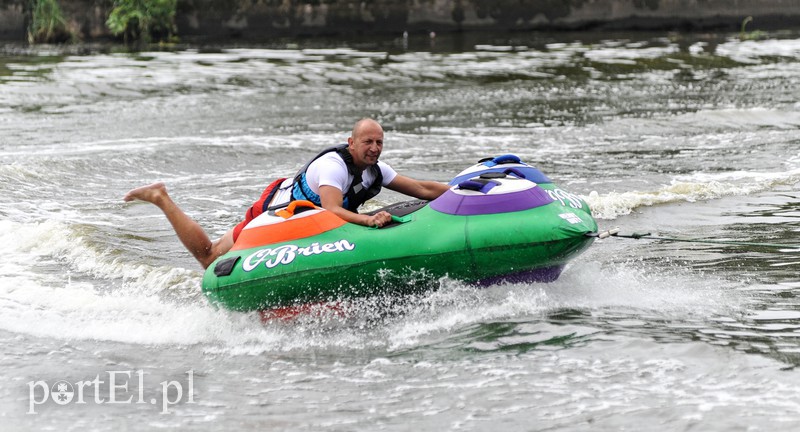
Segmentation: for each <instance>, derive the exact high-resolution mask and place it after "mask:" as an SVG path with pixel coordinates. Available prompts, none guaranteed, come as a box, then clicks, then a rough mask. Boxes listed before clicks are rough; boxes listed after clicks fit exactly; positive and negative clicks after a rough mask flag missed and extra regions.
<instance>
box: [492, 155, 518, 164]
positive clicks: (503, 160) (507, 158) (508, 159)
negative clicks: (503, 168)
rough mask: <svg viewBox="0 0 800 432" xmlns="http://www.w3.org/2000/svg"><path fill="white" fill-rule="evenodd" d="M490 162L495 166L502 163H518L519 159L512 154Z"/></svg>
mask: <svg viewBox="0 0 800 432" xmlns="http://www.w3.org/2000/svg"><path fill="white" fill-rule="evenodd" d="M492 162H494V163H495V164H498V165H499V164H504V163H520V162H521V161H520V160H519V157H518V156H517V155H513V154H504V155H502V156H498V157H496V158H494V159H492Z"/></svg>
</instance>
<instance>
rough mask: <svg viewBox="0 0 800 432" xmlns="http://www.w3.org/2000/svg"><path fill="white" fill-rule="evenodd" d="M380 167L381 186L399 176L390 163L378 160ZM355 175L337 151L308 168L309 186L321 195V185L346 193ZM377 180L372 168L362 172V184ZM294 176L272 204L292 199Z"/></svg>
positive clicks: (288, 179)
mask: <svg viewBox="0 0 800 432" xmlns="http://www.w3.org/2000/svg"><path fill="white" fill-rule="evenodd" d="M378 167H379V168H380V169H381V174H382V175H383V182H382V184H381V186H386V185H388V184H389V183H391V182H392V180H394V178H395V177H397V171H395V170H394V169H393V168H392V167H390V166H389V165H388V164H385V163H383V162H381V161H378ZM353 178H354V177H353V176H352V175H350V173H349V172H347V165H346V164H345V163H344V160H343V159H342V157H341V156H339V155H338V154H336V152H328V153H325V154H324V155H322V156H320V157H319V158H317V160H315V161H314V162H312V163H311V165H309V166H308V170H306V182H307V183H308V186H309V187H310V188H311V190H312V191H314V193H315V194H317V195H319V187H320V186H333V187H335V188H337V189H339V190H341V191H342V195H345V194H346V193H347V191H348V190H349V189H350V184H352V183H353ZM374 181H375V176H373V175H372V170H369V169H368V170H364V172H363V173H362V174H361V184H362V185H364V187H365V188H367V187H370V186H372V183H373V182H374ZM293 182H294V178H293V177H289V178H287V179H286V180H285V181H284V182H283V183H282V184H281V186H280V190H279V191H278V193H277V194H275V197H274V198H273V199H272V201H271V202H270V205H279V204H286V203H288V202H289V200H291V199H292V183H293Z"/></svg>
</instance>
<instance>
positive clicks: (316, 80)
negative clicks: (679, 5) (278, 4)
mask: <svg viewBox="0 0 800 432" xmlns="http://www.w3.org/2000/svg"><path fill="white" fill-rule="evenodd" d="M72 50H74V51H75V52H70V49H66V50H65V49H56V48H48V47H39V48H36V49H28V48H24V47H18V46H4V47H3V49H2V51H0V179H1V181H0V242H1V243H2V244H3V245H4V253H3V257H2V259H0V344H2V347H3V350H2V353H1V354H0V417H2V423H3V425H4V426H3V430H9V431H12V430H13V431H16V430H101V431H106V430H107V431H111V430H114V431H117V430H154V429H177V428H190V429H191V430H221V429H232V430H237V429H247V428H259V429H266V430H291V431H302V430H329V431H374V430H388V431H405V430H464V431H486V430H509V431H532V430H537V431H538V430H548V431H551V430H556V431H559V430H563V431H567V430H569V431H573V430H592V431H598V430H703V431H732V430H748V431H749V430H770V431H773V430H781V431H782V430H787V431H788V430H797V427H798V426H800V391H799V390H800V387H799V386H800V377H798V375H797V372H796V370H795V367H796V366H797V365H798V364H800V299H799V298H798V295H800V279H798V269H799V268H800V252H798V250H797V249H795V248H792V247H787V246H780V245H800V210H798V206H800V191H798V185H799V184H800V133H798V129H800V103H798V101H799V100H800V37H798V35H797V34H794V33H775V34H768V35H767V36H766V37H765V38H763V39H759V40H740V39H739V37H738V35H726V34H695V35H679V34H658V35H651V34H604V35H591V34H558V35H554V36H553V35H542V34H531V35H528V34H513V35H510V36H509V35H470V36H460V37H458V38H452V39H450V38H447V37H442V36H439V37H438V38H436V39H433V40H431V39H429V38H427V37H424V38H419V37H415V36H412V37H411V38H409V39H407V40H402V39H397V40H392V39H389V40H377V41H375V40H372V41H365V40H354V41H346V42H345V41H339V42H330V41H327V42H324V41H319V40H305V41H300V42H297V41H294V42H291V43H289V42H280V43H278V42H276V43H274V44H271V45H269V46H266V45H261V46H257V47H254V46H225V47H215V48H213V49H193V48H181V49H174V50H167V51H153V52H140V53H127V52H114V51H113V50H111V49H109V48H108V47H89V48H86V49H82V50H78V49H75V48H73V49H72ZM365 116H369V117H374V118H376V119H377V120H379V121H380V122H382V123H383V125H384V126H385V129H386V131H387V134H386V146H385V149H384V154H383V156H382V159H383V160H385V161H387V162H389V163H390V164H392V165H393V167H394V168H396V169H397V170H398V171H400V172H401V173H404V174H407V175H410V176H412V177H416V178H425V179H432V180H438V181H442V182H445V181H448V180H449V179H450V178H451V177H452V176H454V175H455V174H456V173H457V172H459V171H460V170H461V169H463V168H465V167H466V166H468V165H471V164H473V163H475V162H476V161H477V160H478V159H480V158H483V157H485V156H495V155H499V154H505V153H514V154H517V155H519V156H520V157H522V158H523V159H524V160H526V161H528V162H529V163H531V164H534V165H536V166H538V167H539V168H540V169H541V170H542V171H544V172H545V173H547V174H548V175H549V176H550V177H551V178H552V179H553V180H554V181H555V182H556V183H558V184H559V185H560V186H562V187H563V188H565V189H567V190H569V191H571V192H574V193H577V194H580V195H581V196H583V197H584V198H585V199H586V200H587V201H588V202H589V203H590V205H591V206H592V209H593V212H594V214H595V216H596V218H597V219H598V223H599V224H600V226H601V229H609V228H613V227H619V228H620V229H621V230H622V232H623V233H634V232H651V233H653V234H654V235H658V236H661V237H670V238H701V239H707V240H716V241H719V240H722V241H736V242H747V243H770V244H778V246H757V245H729V244H709V243H692V242H673V241H665V240H646V239H642V240H634V239H626V238H610V239H605V240H601V241H598V242H596V243H595V244H594V245H593V246H592V247H591V248H590V249H589V250H588V251H587V252H586V253H584V254H583V255H581V256H580V257H578V258H577V259H576V260H574V261H573V262H572V263H571V264H570V265H569V266H568V267H567V269H566V270H565V272H564V274H563V275H562V277H561V278H560V279H559V280H558V281H556V282H554V283H549V284H529V285H524V284H517V285H514V284H512V285H498V286H490V287H486V288H476V287H471V286H466V285H463V284H460V283H458V282H456V281H452V280H446V279H445V280H442V281H441V282H440V287H439V289H438V290H436V291H433V292H430V293H426V294H423V295H419V296H416V297H412V298H406V299H367V300H364V301H361V302H358V303H357V304H355V305H354V308H355V310H356V311H357V312H358V313H356V314H354V317H348V318H342V317H339V316H336V315H331V316H328V315H326V314H323V315H321V316H308V317H302V318H299V319H297V320H294V321H291V322H270V323H266V324H263V323H261V322H260V321H259V319H258V317H257V316H256V315H255V314H242V313H232V312H226V311H222V310H217V309H215V308H214V307H212V306H210V305H209V304H208V302H207V301H206V299H205V298H204V296H203V295H202V294H201V292H200V281H201V277H202V272H201V269H200V267H199V265H198V264H197V263H196V262H195V261H194V260H193V259H192V258H191V257H190V256H189V254H188V253H187V252H185V251H184V249H183V247H182V246H181V244H180V243H179V242H178V240H177V239H176V238H175V236H174V235H173V233H172V231H171V228H170V226H169V225H168V223H167V222H166V220H165V218H164V217H163V215H162V214H161V213H160V212H159V211H158V210H157V209H156V208H155V207H154V206H151V205H149V204H144V203H131V204H126V203H123V202H122V196H123V195H124V193H125V192H126V191H127V190H129V189H131V188H133V187H136V186H139V185H141V184H146V183H149V182H153V181H164V182H166V184H167V185H168V188H169V190H170V192H171V194H172V196H173V198H174V199H175V200H176V201H177V202H178V203H179V205H181V206H182V207H183V208H184V209H185V210H186V212H187V213H188V214H190V215H191V216H192V217H194V218H195V219H197V220H198V221H199V222H200V224H201V225H202V226H203V227H204V228H205V229H206V230H207V231H208V232H209V233H210V234H211V235H212V237H216V236H219V235H221V234H222V233H224V232H225V231H226V230H228V229H229V228H230V227H231V226H233V225H234V224H236V223H237V222H238V221H239V220H240V218H241V216H242V214H243V211H244V210H245V209H246V208H247V206H248V205H249V204H250V203H251V202H252V201H253V200H254V199H255V198H257V197H258V195H259V194H260V192H261V190H262V188H263V187H264V185H265V184H266V183H267V182H268V181H270V180H271V179H274V178H276V177H278V176H286V175H290V174H292V173H293V172H294V171H295V170H296V169H297V168H298V167H299V166H300V165H302V163H303V162H305V161H306V159H308V158H309V157H310V156H312V155H313V154H315V152H316V151H317V150H318V149H320V148H323V147H325V146H329V145H332V144H336V143H339V142H343V141H344V140H345V139H346V138H347V136H348V134H349V133H348V130H349V128H350V127H351V125H352V123H353V122H354V121H355V120H357V119H358V118H361V117H365ZM400 199H402V197H401V196H398V195H396V194H392V193H390V192H384V193H383V194H381V195H380V196H379V197H378V199H377V200H376V201H374V202H371V203H369V205H371V206H373V207H378V206H380V205H385V204H389V203H392V202H395V201H398V200H400ZM387 247H390V245H387Z"/></svg>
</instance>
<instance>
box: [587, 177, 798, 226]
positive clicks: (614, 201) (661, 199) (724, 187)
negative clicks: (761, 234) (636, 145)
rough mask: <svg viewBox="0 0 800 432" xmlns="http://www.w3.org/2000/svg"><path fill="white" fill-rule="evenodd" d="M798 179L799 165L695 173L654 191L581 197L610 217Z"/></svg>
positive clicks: (753, 190) (601, 216) (768, 187)
mask: <svg viewBox="0 0 800 432" xmlns="http://www.w3.org/2000/svg"><path fill="white" fill-rule="evenodd" d="M798 182H800V169H792V170H789V171H783V172H773V173H764V172H754V171H732V172H723V173H694V174H691V175H688V176H679V177H676V178H675V179H673V180H672V181H671V182H670V184H669V185H663V186H662V187H661V188H659V189H657V190H654V191H627V192H608V193H605V194H602V195H601V194H599V193H597V192H596V191H593V192H591V193H590V194H589V195H588V196H582V198H583V199H584V200H585V201H586V202H587V203H588V204H589V207H590V208H591V209H592V214H593V216H594V217H595V218H597V219H608V220H613V219H616V218H617V217H619V216H624V215H627V214H630V213H631V212H632V211H634V210H635V209H637V208H639V207H647V206H653V205H659V204H668V203H676V202H695V201H701V200H711V199H718V198H722V197H726V196H739V195H750V194H753V193H757V192H762V191H766V190H771V189H773V188H775V187H778V186H785V185H790V186H791V185H794V184H796V183H798Z"/></svg>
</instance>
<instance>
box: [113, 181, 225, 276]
mask: <svg viewBox="0 0 800 432" xmlns="http://www.w3.org/2000/svg"><path fill="white" fill-rule="evenodd" d="M137 199H138V200H142V201H147V202H149V203H152V204H155V205H156V206H157V207H158V208H160V209H161V211H163V212H164V215H166V216H167V220H168V221H169V223H170V224H172V228H173V229H174V230H175V234H177V235H178V238H179V239H180V241H181V243H183V245H184V246H185V247H186V249H187V250H189V252H190V253H191V254H192V255H193V256H194V257H195V258H196V259H197V261H199V262H200V265H202V266H203V268H208V266H209V265H211V263H212V262H214V260H215V259H217V257H219V256H220V255H222V254H224V253H225V252H227V251H228V250H230V248H231V247H233V230H229V231H228V232H226V233H225V235H223V236H222V238H220V239H219V240H217V241H216V242H212V241H211V240H210V239H209V238H208V234H206V232H205V231H203V228H202V227H200V225H199V224H198V223H197V222H195V221H194V219H192V218H190V217H189V216H188V215H187V214H186V213H184V212H183V210H181V209H180V208H179V207H178V205H177V204H175V202H174V201H172V198H170V196H169V194H168V193H167V187H166V186H165V185H164V183H153V184H151V185H147V186H142V187H139V188H136V189H133V190H131V191H130V192H128V193H127V194H125V197H124V198H123V200H125V201H133V200H137Z"/></svg>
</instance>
